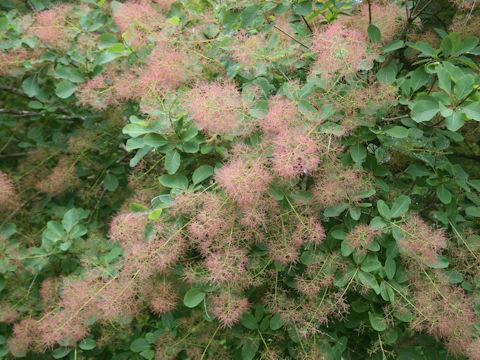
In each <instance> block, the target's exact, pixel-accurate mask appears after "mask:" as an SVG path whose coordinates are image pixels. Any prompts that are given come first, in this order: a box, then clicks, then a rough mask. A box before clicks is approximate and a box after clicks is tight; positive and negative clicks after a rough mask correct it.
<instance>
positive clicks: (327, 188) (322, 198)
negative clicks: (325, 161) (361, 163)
mask: <svg viewBox="0 0 480 360" xmlns="http://www.w3.org/2000/svg"><path fill="white" fill-rule="evenodd" d="M371 188H372V185H371V180H370V177H369V175H368V174H365V173H362V172H361V171H359V170H358V169H337V168H334V167H331V166H327V167H325V168H324V169H322V171H321V172H320V173H319V175H317V181H316V185H315V187H314V188H313V195H314V196H315V199H316V200H317V204H318V205H320V206H322V207H328V206H333V205H337V204H339V203H341V202H343V201H345V200H348V201H349V202H351V203H357V202H358V201H359V200H360V198H359V193H361V192H365V191H368V190H370V189H371Z"/></svg>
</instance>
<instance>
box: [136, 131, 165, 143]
mask: <svg viewBox="0 0 480 360" xmlns="http://www.w3.org/2000/svg"><path fill="white" fill-rule="evenodd" d="M142 129H143V128H142ZM145 131H146V130H145V129H143V130H142V133H145ZM139 135H140V134H139ZM143 143H144V144H147V145H150V146H153V147H157V146H163V145H166V144H167V143H168V141H167V139H165V138H164V137H163V136H162V135H160V134H156V133H150V134H147V135H145V136H144V137H143Z"/></svg>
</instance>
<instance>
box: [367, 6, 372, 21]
mask: <svg viewBox="0 0 480 360" xmlns="http://www.w3.org/2000/svg"><path fill="white" fill-rule="evenodd" d="M371 23H372V0H368V24H369V25H370V24H371Z"/></svg>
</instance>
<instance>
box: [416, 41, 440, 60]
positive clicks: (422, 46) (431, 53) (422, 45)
mask: <svg viewBox="0 0 480 360" xmlns="http://www.w3.org/2000/svg"><path fill="white" fill-rule="evenodd" d="M412 47H413V48H414V49H417V50H419V51H420V52H421V53H422V54H423V55H425V56H427V57H432V58H434V57H436V56H437V55H436V53H435V50H433V48H432V47H431V46H430V44H428V43H426V42H423V41H419V42H417V43H416V44H415V45H414V46H412Z"/></svg>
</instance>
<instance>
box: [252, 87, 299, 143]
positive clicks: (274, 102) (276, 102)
mask: <svg viewBox="0 0 480 360" xmlns="http://www.w3.org/2000/svg"><path fill="white" fill-rule="evenodd" d="M297 123H298V109H297V107H296V105H295V103H294V102H293V101H291V100H290V99H288V98H284V97H281V96H278V95H275V96H273V97H272V98H271V99H270V100H269V109H268V113H267V115H266V116H265V118H264V119H263V120H260V123H259V125H260V127H261V128H262V129H263V130H265V131H267V132H270V133H273V134H278V133H280V132H282V131H286V129H289V128H291V127H293V126H295V125H297Z"/></svg>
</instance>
